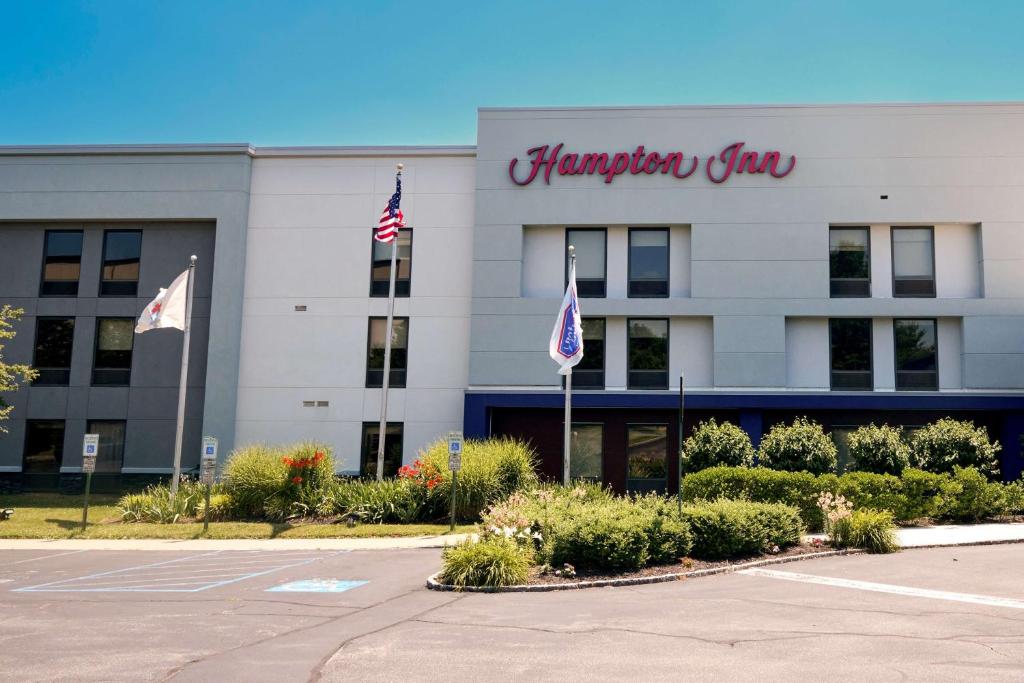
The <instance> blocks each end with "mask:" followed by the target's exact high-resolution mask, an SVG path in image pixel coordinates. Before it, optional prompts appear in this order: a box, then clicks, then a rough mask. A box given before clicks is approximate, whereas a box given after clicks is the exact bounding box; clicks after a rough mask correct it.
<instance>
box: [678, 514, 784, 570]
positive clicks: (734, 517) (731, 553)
mask: <svg viewBox="0 0 1024 683" xmlns="http://www.w3.org/2000/svg"><path fill="white" fill-rule="evenodd" d="M683 518H684V519H685V520H686V521H687V522H688V523H689V525H690V527H691V528H692V529H693V539H694V542H693V556H694V557H698V558H701V559H707V560H718V559H724V558H730V557H740V556H744V555H754V554H758V553H763V552H767V551H771V550H773V549H774V547H775V546H778V547H779V548H780V549H781V548H785V547H787V546H791V545H795V544H797V543H799V542H800V533H801V532H802V530H803V521H802V520H801V519H800V513H799V512H798V511H797V509H796V508H795V507H792V506H790V505H782V504H779V503H752V502H749V501H744V500H725V499H723V500H717V501H713V502H706V503H698V504H696V505H689V506H687V507H685V508H683Z"/></svg>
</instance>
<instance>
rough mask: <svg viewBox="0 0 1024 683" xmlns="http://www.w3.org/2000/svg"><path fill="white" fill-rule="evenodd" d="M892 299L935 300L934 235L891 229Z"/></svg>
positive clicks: (926, 231)
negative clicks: (922, 298)
mask: <svg viewBox="0 0 1024 683" xmlns="http://www.w3.org/2000/svg"><path fill="white" fill-rule="evenodd" d="M892 280H893V282H892V293H893V296H920V297H932V296H935V243H934V231H933V230H932V228H930V227H926V228H893V229H892Z"/></svg>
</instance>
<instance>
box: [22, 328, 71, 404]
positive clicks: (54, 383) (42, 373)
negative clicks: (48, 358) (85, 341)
mask: <svg viewBox="0 0 1024 683" xmlns="http://www.w3.org/2000/svg"><path fill="white" fill-rule="evenodd" d="M49 320H70V321H71V349H70V350H69V352H68V364H67V366H66V367H64V366H61V367H56V366H42V365H40V364H39V363H38V360H37V356H36V354H37V353H38V351H39V326H40V323H43V322H45V321H49ZM75 321H76V319H75V317H74V316H67V315H39V316H36V325H35V330H34V332H35V336H34V337H33V339H32V367H33V368H35V369H36V370H38V371H39V376H38V377H37V378H36V379H35V380H33V382H32V386H37V387H66V386H68V385H69V383H70V381H71V364H72V363H73V362H74V358H75V327H76V325H75ZM58 373H60V374H59V375H58ZM54 375H57V376H58V378H57V379H54V378H53V376H54Z"/></svg>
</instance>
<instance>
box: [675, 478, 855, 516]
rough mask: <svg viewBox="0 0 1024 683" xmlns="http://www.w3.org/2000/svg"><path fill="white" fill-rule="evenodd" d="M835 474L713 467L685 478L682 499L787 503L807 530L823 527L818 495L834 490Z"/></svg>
mask: <svg viewBox="0 0 1024 683" xmlns="http://www.w3.org/2000/svg"><path fill="white" fill-rule="evenodd" d="M836 486H837V485H836V477H835V475H825V476H823V477H815V476H814V475H813V474H811V473H809V472H780V471H776V470H770V469H766V468H764V467H752V468H749V469H747V468H742V467H712V468H708V469H706V470H703V471H701V472H695V473H694V474H688V475H687V476H686V478H685V479H683V500H686V501H701V500H717V499H719V498H731V499H737V500H752V501H755V502H759V503H784V504H786V505H791V506H793V507H795V508H797V509H798V510H799V511H800V517H801V518H802V519H803V520H804V522H805V523H806V524H807V526H808V528H810V529H811V530H814V531H817V530H819V529H821V528H822V524H823V520H822V516H821V510H819V509H818V505H817V500H818V494H820V493H821V492H822V491H835V489H836Z"/></svg>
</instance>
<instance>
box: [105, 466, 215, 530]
mask: <svg viewBox="0 0 1024 683" xmlns="http://www.w3.org/2000/svg"><path fill="white" fill-rule="evenodd" d="M205 496H206V486H204V485H203V484H201V483H200V482H198V481H197V480H195V479H189V478H188V477H183V478H182V479H181V480H180V481H179V483H178V493H177V495H175V496H171V489H170V486H169V485H167V484H152V485H150V486H147V487H146V488H145V489H144V490H143V491H142V492H141V493H129V494H127V495H124V496H122V497H121V499H120V500H119V501H118V502H117V507H118V508H119V509H120V510H121V519H122V521H125V522H156V523H158V524H174V523H175V522H178V521H181V520H186V519H193V518H195V517H196V516H198V510H199V507H200V505H202V504H203V503H204V502H205V500H204V499H205Z"/></svg>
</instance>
